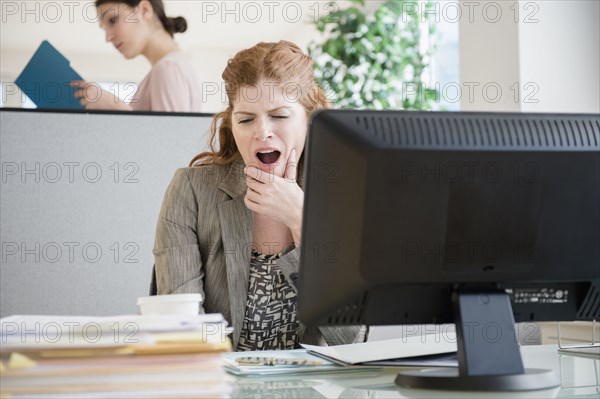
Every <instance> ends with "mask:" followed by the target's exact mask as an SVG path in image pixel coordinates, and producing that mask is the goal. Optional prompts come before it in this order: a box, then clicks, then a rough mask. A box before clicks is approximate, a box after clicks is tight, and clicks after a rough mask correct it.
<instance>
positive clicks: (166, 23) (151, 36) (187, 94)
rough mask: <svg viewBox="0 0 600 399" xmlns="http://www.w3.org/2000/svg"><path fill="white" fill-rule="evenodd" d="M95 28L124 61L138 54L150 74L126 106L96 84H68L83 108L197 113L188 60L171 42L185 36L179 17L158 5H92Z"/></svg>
mask: <svg viewBox="0 0 600 399" xmlns="http://www.w3.org/2000/svg"><path fill="white" fill-rule="evenodd" d="M96 9H97V11H98V17H99V21H100V27H102V29H104V30H105V32H106V41H107V42H111V43H112V44H113V45H114V46H115V48H116V49H117V50H119V52H120V53H121V54H123V56H125V58H127V59H132V58H135V57H137V56H138V55H140V54H141V55H143V56H144V57H146V59H148V61H150V64H152V69H151V70H150V72H149V73H148V75H146V77H145V78H144V80H142V82H141V83H140V84H139V87H138V90H137V92H136V93H135V94H134V96H133V98H132V100H131V103H130V104H127V103H125V102H124V101H122V100H121V99H119V98H118V97H115V96H114V95H113V94H111V93H110V92H108V91H105V90H102V89H100V88H99V87H98V86H97V85H95V84H90V83H88V82H84V81H74V82H71V86H75V87H78V88H80V90H76V91H75V97H77V98H79V99H80V103H81V104H82V105H84V106H85V107H86V109H104V110H106V109H108V110H119V111H167V112H169V111H170V112H200V111H201V103H202V102H201V93H200V84H199V81H198V79H197V78H196V75H195V73H194V69H193V67H192V65H191V63H190V62H189V60H188V59H187V58H186V57H185V56H184V54H183V53H182V52H181V51H180V50H179V47H178V46H177V43H175V40H174V39H173V35H174V34H175V33H180V32H185V31H186V30H187V22H186V20H185V19H184V18H183V17H176V18H171V17H167V16H166V15H165V9H164V4H163V1H162V0H96Z"/></svg>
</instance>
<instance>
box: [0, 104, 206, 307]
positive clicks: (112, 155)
mask: <svg viewBox="0 0 600 399" xmlns="http://www.w3.org/2000/svg"><path fill="white" fill-rule="evenodd" d="M210 122H211V115H208V114H207V115H200V114H191V115H190V114H137V113H107V112H97V113H90V112H42V111H36V110H32V111H22V110H7V109H4V110H1V111H0V138H1V140H0V147H1V151H0V160H1V166H2V180H1V190H0V204H1V207H0V217H1V237H0V240H1V245H2V247H1V257H2V259H1V267H0V316H2V317H5V316H9V315H13V314H48V315H56V314H63V315H78V314H83V315H115V314H130V313H135V312H137V307H136V298H137V297H139V296H143V295H147V293H148V286H149V283H150V274H151V270H152V265H153V263H154V257H153V255H152V246H153V243H154V233H155V227H156V221H157V217H158V212H159V209H160V205H161V202H162V198H163V195H164V192H165V189H166V188H167V185H168V184H169V182H170V180H171V178H172V176H173V174H174V172H175V170H176V169H177V168H180V167H185V166H187V164H188V162H189V161H190V159H191V158H192V157H193V156H194V155H196V154H197V153H198V152H200V151H201V150H204V149H205V148H206V146H207V142H208V134H209V133H208V130H209V126H210Z"/></svg>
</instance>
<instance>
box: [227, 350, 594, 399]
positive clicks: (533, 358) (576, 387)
mask: <svg viewBox="0 0 600 399" xmlns="http://www.w3.org/2000/svg"><path fill="white" fill-rule="evenodd" d="M521 353H522V356H523V362H524V363H525V367H526V368H542V369H550V368H551V369H553V370H554V371H555V372H556V374H557V375H558V376H559V377H560V381H561V387H560V388H556V389H552V390H546V391H533V392H517V393H507V392H502V393H481V392H477V393H468V392H448V391H429V390H409V389H402V388H399V387H397V386H396V385H395V384H394V379H395V378H396V374H397V373H398V371H400V370H402V369H400V368H386V369H385V370H384V371H382V372H378V373H372V374H353V375H345V376H344V375H342V376H325V375H323V376H319V375H311V376H301V377H296V376H294V377H290V376H286V377H266V378H236V379H235V386H236V390H235V391H234V393H233V395H232V397H235V398H409V397H420V398H507V397H509V398H512V397H514V398H552V397H560V398H569V397H578V398H596V399H598V398H599V397H600V358H598V357H596V358H593V357H584V356H572V355H565V354H559V353H558V351H557V347H556V346H555V345H543V346H524V347H522V348H521Z"/></svg>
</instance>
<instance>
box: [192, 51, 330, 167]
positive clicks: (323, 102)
mask: <svg viewBox="0 0 600 399" xmlns="http://www.w3.org/2000/svg"><path fill="white" fill-rule="evenodd" d="M221 77H222V78H223V80H224V81H225V90H226V92H227V98H228V99H229V105H228V107H227V109H225V111H223V112H219V113H217V114H215V116H214V118H213V121H212V124H211V126H210V141H209V146H210V147H209V148H210V150H209V151H205V152H202V153H200V154H198V155H196V156H195V157H194V158H193V159H192V160H191V161H190V166H201V165H231V164H233V163H234V162H235V161H237V160H238V159H239V158H241V155H240V153H239V151H238V148H237V146H236V144H235V139H234V137H233V130H232V113H233V99H234V98H236V96H237V95H238V94H239V90H240V89H241V88H245V87H252V86H256V85H258V83H259V82H260V81H261V80H266V81H269V82H274V83H277V84H280V85H283V87H286V86H287V85H288V84H289V85H291V87H293V88H294V90H296V92H297V93H298V94H299V96H298V100H297V101H299V102H300V104H301V105H302V106H303V107H304V110H305V111H306V114H307V115H310V114H311V113H312V112H313V111H315V110H317V109H319V108H329V107H330V106H331V104H330V102H329V100H327V97H326V96H325V93H324V91H323V89H322V88H321V87H320V86H319V85H318V84H317V83H316V82H315V78H314V73H313V60H312V58H310V57H309V56H308V55H306V54H304V52H303V51H302V50H301V49H300V47H298V46H297V45H296V44H294V43H291V42H288V41H283V40H282V41H279V42H277V43H265V42H261V43H258V44H257V45H255V46H254V47H251V48H249V49H246V50H242V51H240V52H238V53H237V54H236V55H235V56H234V57H233V58H232V59H230V60H229V61H228V63H227V67H226V68H225V70H224V71H223V74H222V75H221ZM217 134H218V143H219V148H218V149H217V148H216V147H217Z"/></svg>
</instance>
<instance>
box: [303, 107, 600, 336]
mask: <svg viewBox="0 0 600 399" xmlns="http://www.w3.org/2000/svg"><path fill="white" fill-rule="evenodd" d="M304 169H305V174H304V180H305V182H304V184H305V203H304V220H303V235H302V246H301V268H300V277H299V286H300V290H299V299H298V314H299V318H300V320H302V321H304V322H306V323H308V324H317V325H336V324H367V325H380V324H404V323H411V324H418V323H448V322H450V323H452V322H456V321H457V319H458V318H461V317H465V315H460V314H459V313H460V312H458V310H457V309H458V308H457V306H459V304H457V301H456V300H455V299H456V298H457V297H459V296H460V295H463V294H464V295H467V294H469V293H476V294H482V295H488V294H498V293H500V294H502V295H505V296H506V297H507V298H508V307H509V308H508V312H509V313H512V316H511V317H514V320H513V323H514V321H542V320H557V321H558V320H575V319H581V320H592V319H598V317H599V316H600V291H599V289H600V284H599V281H600V232H599V231H600V196H599V192H600V116H599V115H583V114H582V115H562V114H527V113H519V114H516V113H515V114H509V113H463V112H458V113H433V112H412V111H354V110H324V111H320V112H318V113H316V114H315V115H314V116H313V117H312V119H311V122H310V125H309V135H308V140H307V153H306V159H305V166H304ZM453 298H454V299H453ZM457 327H459V326H458V325H457ZM513 327H514V326H513Z"/></svg>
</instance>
